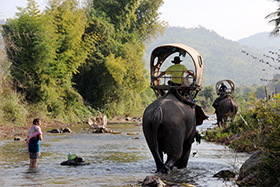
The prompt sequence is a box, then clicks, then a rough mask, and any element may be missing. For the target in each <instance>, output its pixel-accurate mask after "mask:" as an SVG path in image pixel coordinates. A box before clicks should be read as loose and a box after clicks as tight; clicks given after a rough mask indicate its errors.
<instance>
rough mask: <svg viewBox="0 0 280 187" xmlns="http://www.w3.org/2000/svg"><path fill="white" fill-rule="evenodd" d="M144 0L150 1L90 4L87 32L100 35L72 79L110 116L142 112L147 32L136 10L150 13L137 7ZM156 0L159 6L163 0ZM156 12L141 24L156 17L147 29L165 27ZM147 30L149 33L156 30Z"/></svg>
mask: <svg viewBox="0 0 280 187" xmlns="http://www.w3.org/2000/svg"><path fill="white" fill-rule="evenodd" d="M142 2H145V3H147V2H146V1H139V0H125V1H121V0H115V1H111V0H95V1H92V3H91V4H90V5H91V9H90V11H89V27H88V28H87V29H86V34H90V33H94V34H95V35H98V36H100V38H99V40H98V41H97V43H95V45H94V46H93V48H92V51H91V54H90V56H89V58H88V60H87V62H86V64H83V65H82V66H81V67H80V68H79V72H80V73H79V74H78V75H76V76H74V79H73V80H74V81H75V83H76V88H77V90H78V91H79V93H81V95H82V96H83V98H84V99H85V100H86V101H87V102H89V103H90V105H91V106H92V107H93V108H95V109H99V110H101V111H106V113H107V114H108V115H109V116H115V115H131V114H136V113H138V114H140V113H141V114H142V112H143V111H142V110H143V103H144V102H143V100H142V98H141V95H142V94H143V93H144V92H145V90H147V89H148V85H149V84H148V80H147V76H146V75H147V71H146V70H145V69H144V68H145V64H144V61H143V56H144V49H145V46H144V45H143V38H144V36H142V35H143V34H144V32H143V31H141V33H140V30H138V29H137V28H136V23H137V21H139V20H137V18H138V17H137V12H138V13H140V12H141V14H142V16H144V15H145V14H146V15H147V16H148V13H147V12H148V11H146V12H145V11H144V10H138V8H139V7H140V6H141V3H142ZM153 2H154V4H153V6H154V8H155V10H156V9H157V8H156V7H158V4H157V3H160V2H162V1H153ZM155 2H156V3H155ZM153 15H154V16H149V18H147V19H146V20H143V21H142V22H141V24H142V25H143V24H145V23H148V22H152V19H154V20H153V22H154V24H149V25H148V26H146V30H147V29H148V30H155V32H156V31H157V30H160V28H162V27H160V22H159V21H158V16H156V15H158V14H156V13H153ZM156 23H157V24H156ZM139 24H140V22H139ZM142 28H143V27H142ZM147 34H148V35H149V36H150V35H152V34H153V32H149V33H147ZM147 38H148V36H147Z"/></svg>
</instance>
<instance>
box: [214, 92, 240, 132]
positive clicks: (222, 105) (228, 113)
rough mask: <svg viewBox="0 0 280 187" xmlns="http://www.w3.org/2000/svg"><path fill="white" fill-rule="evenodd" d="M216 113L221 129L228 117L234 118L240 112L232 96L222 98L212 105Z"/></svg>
mask: <svg viewBox="0 0 280 187" xmlns="http://www.w3.org/2000/svg"><path fill="white" fill-rule="evenodd" d="M212 106H213V107H214V108H215V109H216V111H215V113H216V116H217V124H218V126H219V127H221V126H223V125H224V122H225V121H226V120H227V118H228V117H233V116H234V115H235V114H236V113H237V111H238V103H237V102H236V101H235V100H234V99H233V97H232V96H230V95H226V96H220V97H219V98H217V99H216V100H215V102H214V103H213V105H212Z"/></svg>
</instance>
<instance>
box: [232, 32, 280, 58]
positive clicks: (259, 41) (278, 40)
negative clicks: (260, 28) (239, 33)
mask: <svg viewBox="0 0 280 187" xmlns="http://www.w3.org/2000/svg"><path fill="white" fill-rule="evenodd" d="M237 42H238V43H240V44H241V45H244V46H248V47H252V48H255V49H256V50H259V51H261V52H262V53H268V52H269V51H274V52H277V51H279V49H280V37H279V36H273V35H270V33H269V32H261V33H258V34H255V35H252V36H249V37H247V38H243V39H241V40H238V41H237Z"/></svg>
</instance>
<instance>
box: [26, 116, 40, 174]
mask: <svg viewBox="0 0 280 187" xmlns="http://www.w3.org/2000/svg"><path fill="white" fill-rule="evenodd" d="M40 126H41V120H40V119H39V118H36V119H34V120H33V125H32V126H31V127H30V128H29V131H28V134H27V140H26V144H27V148H28V152H29V158H30V165H29V168H36V167H37V164H38V158H39V157H40V156H41V153H40V141H41V140H42V139H43V136H42V134H43V133H42V131H41V127H40Z"/></svg>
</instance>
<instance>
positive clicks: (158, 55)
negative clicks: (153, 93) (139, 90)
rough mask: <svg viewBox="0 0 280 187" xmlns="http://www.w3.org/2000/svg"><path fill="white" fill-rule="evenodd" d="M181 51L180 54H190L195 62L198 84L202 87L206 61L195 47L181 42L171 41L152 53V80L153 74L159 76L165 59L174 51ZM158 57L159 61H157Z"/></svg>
mask: <svg viewBox="0 0 280 187" xmlns="http://www.w3.org/2000/svg"><path fill="white" fill-rule="evenodd" d="M176 52H178V53H179V56H183V57H185V56H186V54H188V55H189V56H190V57H191V58H192V60H193V63H194V67H195V75H196V86H197V87H198V88H199V89H200V88H201V86H202V77H203V69H204V63H203V58H202V56H201V55H200V54H199V53H198V52H197V51H196V50H195V49H193V48H191V47H189V46H187V45H184V44H180V43H171V44H166V45H162V46H159V47H156V48H155V49H154V50H153V51H152V54H151V60H150V68H151V69H150V70H151V80H152V84H154V83H153V79H152V77H153V76H158V73H159V70H160V68H161V66H162V64H163V63H164V61H165V60H166V59H167V58H168V57H169V56H170V55H172V54H173V53H176ZM155 59H157V62H155Z"/></svg>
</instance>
